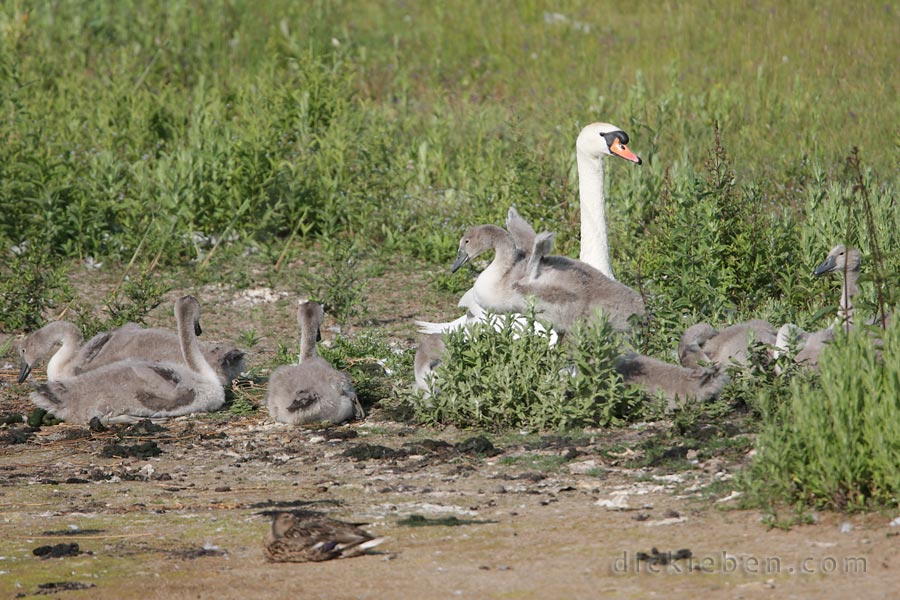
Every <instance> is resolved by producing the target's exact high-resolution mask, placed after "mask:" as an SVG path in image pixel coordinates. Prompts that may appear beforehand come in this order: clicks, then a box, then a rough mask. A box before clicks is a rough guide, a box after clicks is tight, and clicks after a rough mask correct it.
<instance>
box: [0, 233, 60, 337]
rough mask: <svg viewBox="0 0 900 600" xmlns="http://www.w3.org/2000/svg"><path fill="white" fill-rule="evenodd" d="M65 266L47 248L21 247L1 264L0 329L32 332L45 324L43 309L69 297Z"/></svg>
mask: <svg viewBox="0 0 900 600" xmlns="http://www.w3.org/2000/svg"><path fill="white" fill-rule="evenodd" d="M66 275H67V269H66V267H65V265H63V264H62V262H61V261H60V260H59V259H58V258H55V257H54V256H53V255H52V254H51V253H50V252H49V251H47V249H46V248H40V247H36V246H30V245H28V246H25V247H21V246H20V251H19V252H18V253H17V254H13V256H12V259H11V260H10V261H9V262H8V263H6V264H0V331H16V330H24V331H32V330H35V329H38V328H40V327H42V326H43V325H44V322H45V320H44V311H45V310H46V309H48V308H52V307H55V306H57V304H58V303H59V302H61V301H65V300H67V299H68V298H69V297H71V289H70V288H69V285H68V281H67V280H66Z"/></svg>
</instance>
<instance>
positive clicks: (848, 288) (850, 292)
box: [838, 271, 859, 328]
mask: <svg viewBox="0 0 900 600" xmlns="http://www.w3.org/2000/svg"><path fill="white" fill-rule="evenodd" d="M858 278H859V273H858V272H856V271H847V272H845V273H844V285H843V287H842V289H841V305H840V308H839V309H838V319H839V321H840V323H841V324H842V325H843V326H844V327H845V328H846V327H850V326H852V325H853V296H855V295H856V293H857V292H858V291H859V287H858V286H857V284H856V280H857V279H858Z"/></svg>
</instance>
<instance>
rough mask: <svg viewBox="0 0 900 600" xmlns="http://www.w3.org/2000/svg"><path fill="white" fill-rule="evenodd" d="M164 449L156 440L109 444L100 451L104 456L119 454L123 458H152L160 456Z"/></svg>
mask: <svg viewBox="0 0 900 600" xmlns="http://www.w3.org/2000/svg"><path fill="white" fill-rule="evenodd" d="M160 454H162V450H160V449H159V446H157V445H156V442H144V443H143V444H134V445H130V446H127V445H124V444H116V443H112V444H108V445H107V446H105V447H104V448H103V450H101V451H100V456H102V457H103V458H113V457H114V456H118V457H121V458H129V457H133V458H150V457H153V456H159V455H160Z"/></svg>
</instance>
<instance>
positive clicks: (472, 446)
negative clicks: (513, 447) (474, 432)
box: [456, 435, 502, 456]
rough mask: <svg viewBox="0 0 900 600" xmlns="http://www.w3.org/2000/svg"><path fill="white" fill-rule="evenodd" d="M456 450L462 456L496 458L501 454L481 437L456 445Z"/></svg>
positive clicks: (487, 440)
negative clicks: (471, 455) (472, 455)
mask: <svg viewBox="0 0 900 600" xmlns="http://www.w3.org/2000/svg"><path fill="white" fill-rule="evenodd" d="M456 449H457V450H459V451H460V452H462V453H463V454H474V455H475V456H497V455H498V454H500V453H501V452H502V450H498V449H497V448H495V447H494V444H492V443H491V441H490V440H489V439H487V438H486V437H484V436H483V435H478V436H475V437H470V438H469V439H466V440H463V441H461V442H460V443H458V444H457V445H456Z"/></svg>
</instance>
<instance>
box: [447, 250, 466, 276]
mask: <svg viewBox="0 0 900 600" xmlns="http://www.w3.org/2000/svg"><path fill="white" fill-rule="evenodd" d="M467 262H469V255H468V254H466V253H465V251H464V250H460V251H459V252H458V253H457V254H456V260H455V261H454V262H453V266H451V267H450V272H451V273H456V272H457V271H458V270H459V268H460V267H461V266H463V265H464V264H466V263H467Z"/></svg>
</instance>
